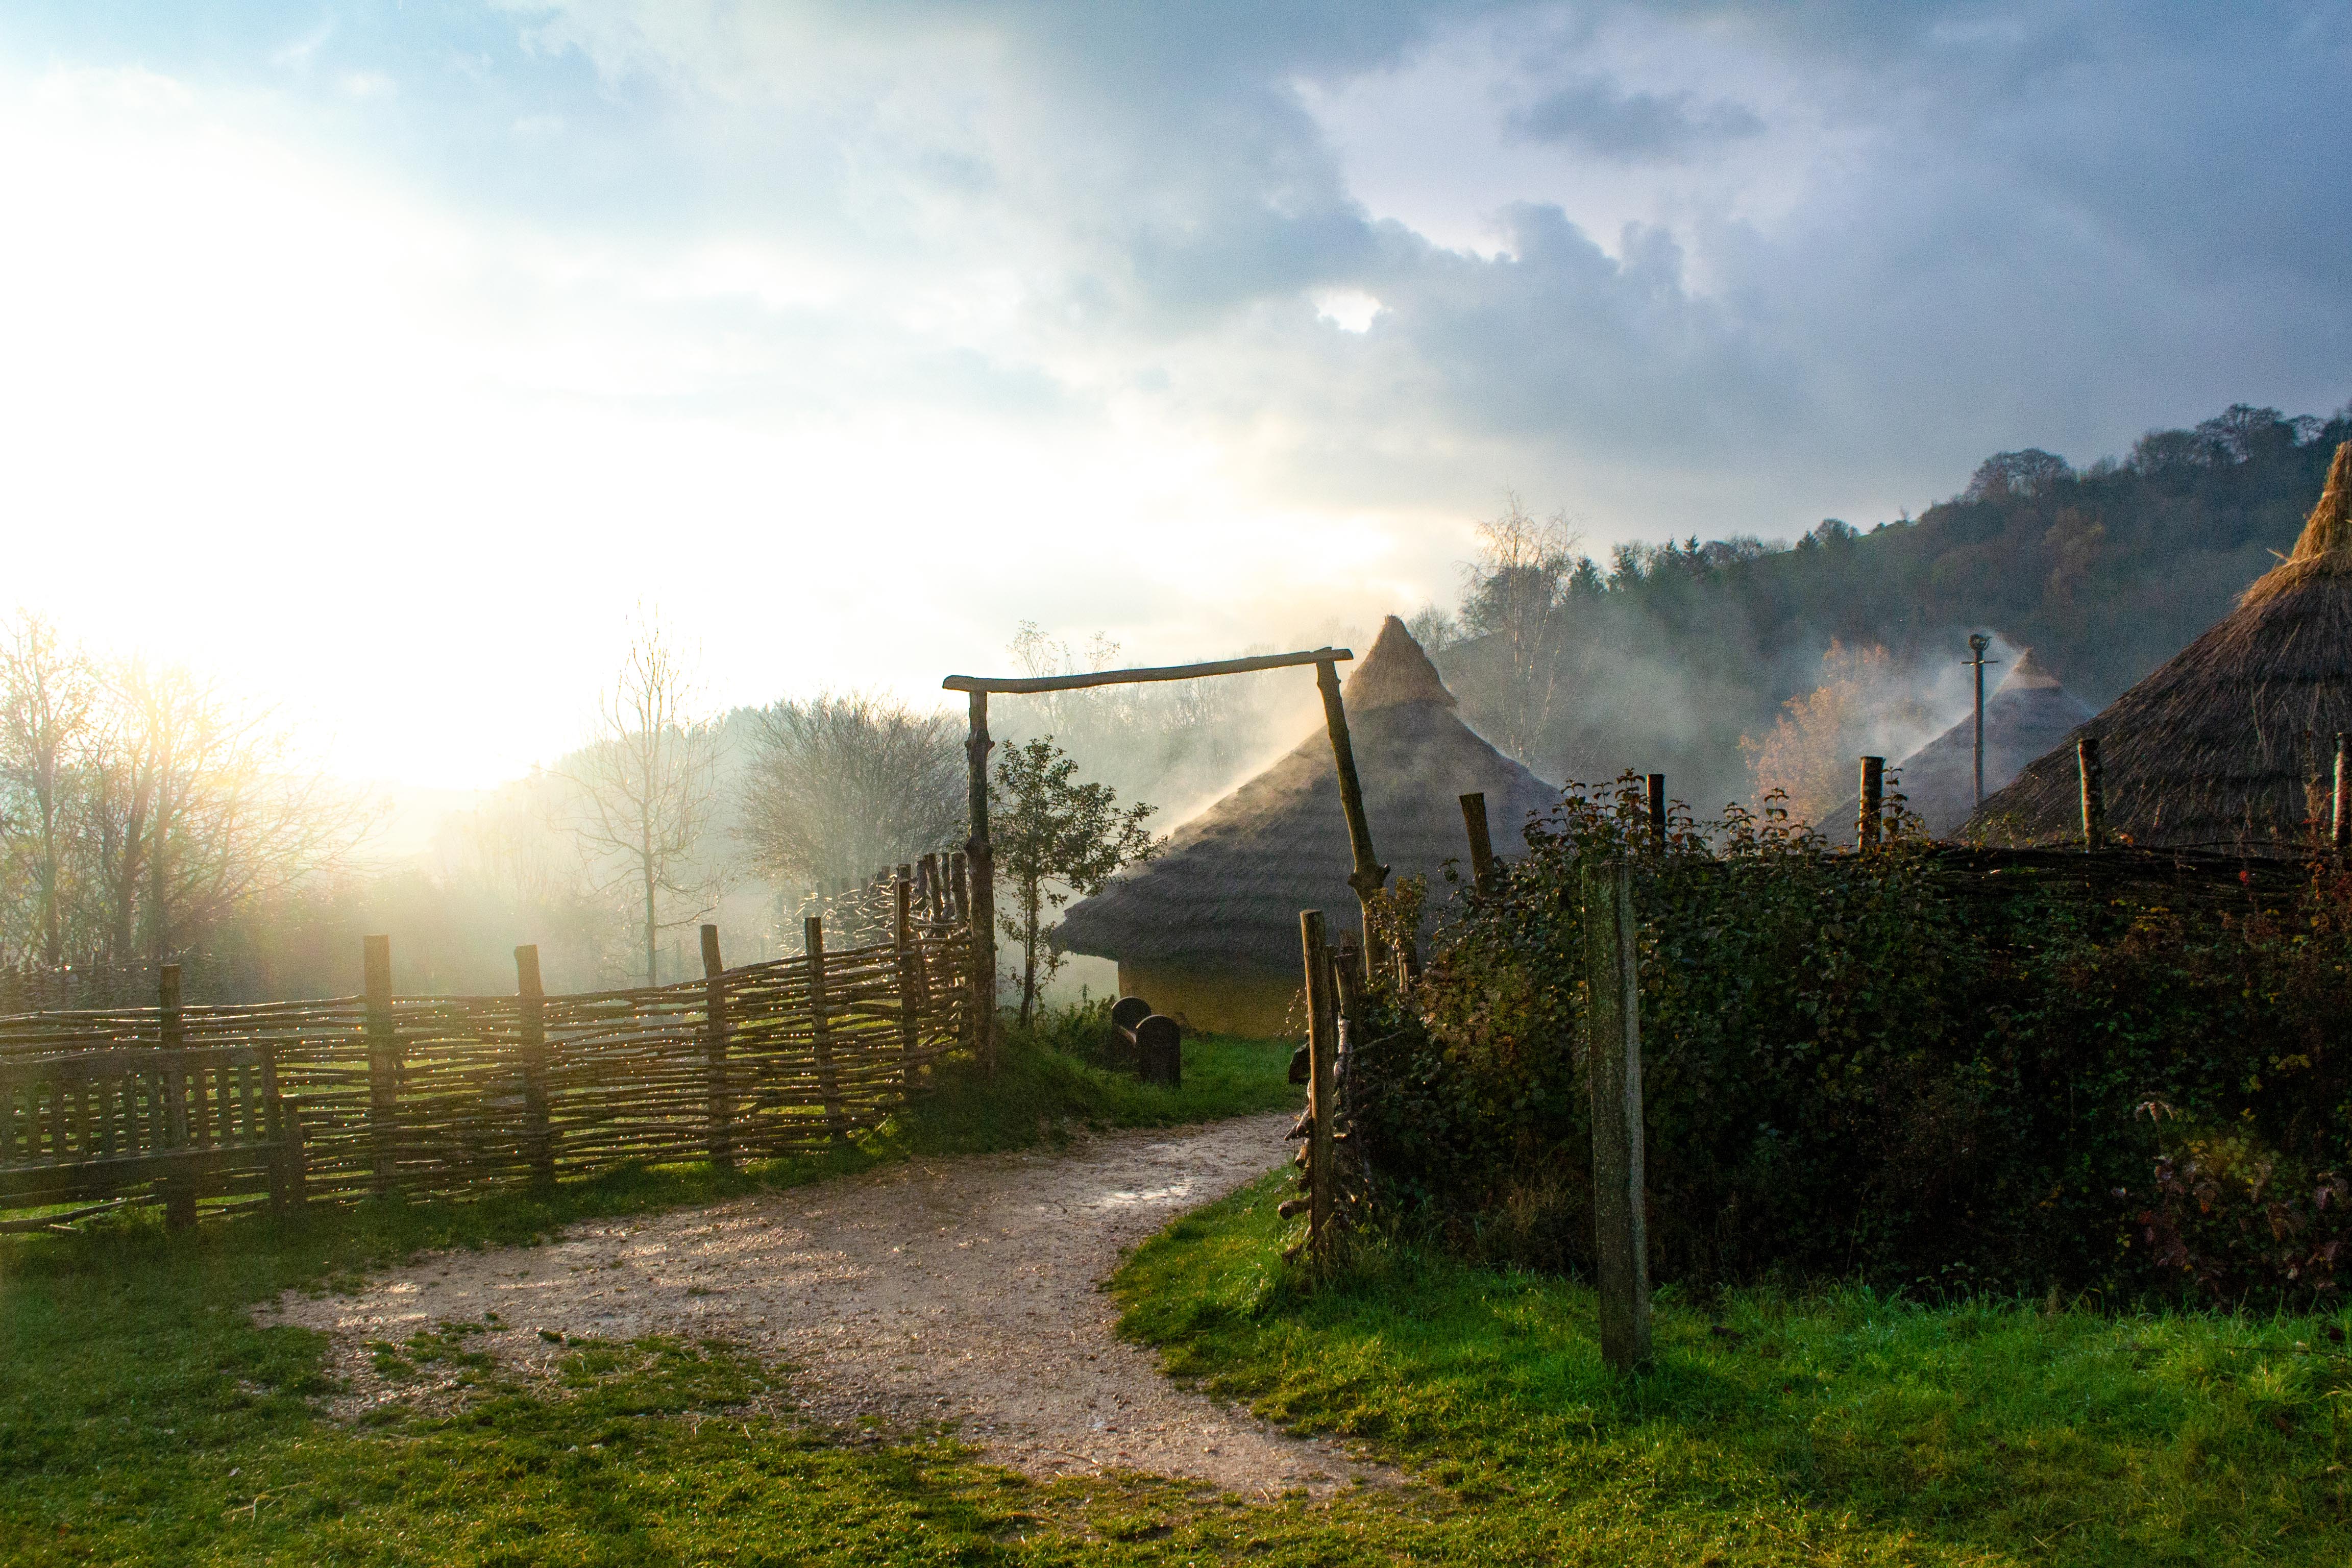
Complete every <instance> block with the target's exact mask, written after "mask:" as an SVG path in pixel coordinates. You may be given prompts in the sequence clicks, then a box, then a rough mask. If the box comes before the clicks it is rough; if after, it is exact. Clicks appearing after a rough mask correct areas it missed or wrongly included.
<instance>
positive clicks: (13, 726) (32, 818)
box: [0, 615, 99, 967]
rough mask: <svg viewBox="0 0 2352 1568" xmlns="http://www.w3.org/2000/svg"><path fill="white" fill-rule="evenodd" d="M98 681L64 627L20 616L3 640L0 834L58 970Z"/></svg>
mask: <svg viewBox="0 0 2352 1568" xmlns="http://www.w3.org/2000/svg"><path fill="white" fill-rule="evenodd" d="M98 698H99V682H98V679H97V677H96V674H95V672H94V671H93V670H92V669H91V668H90V665H89V660H88V659H87V658H84V657H83V656H82V655H81V654H80V653H79V652H78V651H76V650H73V649H69V648H67V647H65V646H64V645H63V644H62V643H60V642H59V640H58V632H57V628H56V627H55V626H51V625H50V624H49V623H48V622H47V620H45V619H43V618H42V617H41V616H36V615H20V616H17V618H16V623H15V624H14V625H13V626H10V627H9V628H8V630H7V633H6V634H5V641H0V785H5V791H6V795H5V801H0V837H5V843H6V846H7V850H8V855H9V858H10V860H11V862H12V865H11V868H10V869H11V871H12V873H14V874H15V875H14V876H12V880H20V881H21V884H22V885H25V886H26V887H27V888H28V889H29V892H30V894H31V898H32V903H33V908H32V910H30V914H31V916H32V920H31V922H30V923H31V931H29V933H28V935H29V937H30V939H31V942H30V945H31V946H32V947H33V948H34V950H35V951H37V952H38V954H39V957H40V961H41V962H42V963H45V964H48V965H50V966H52V967H55V966H56V965H58V964H61V963H64V962H65V961H66V910H67V905H68V900H69V898H70V895H71V889H69V887H68V877H69V876H70V875H71V871H72V868H73V867H74V865H75V862H76V857H75V855H74V852H73V851H74V847H75V846H74V839H75V837H76V834H77V830H78V828H79V816H80V805H81V795H82V791H81V789H80V787H79V786H80V783H81V780H80V778H79V763H81V761H82V756H81V753H82V752H84V751H85V750H86V749H87V748H88V746H89V743H90V741H91V739H92V736H91V722H92V718H93V713H94V710H95V709H96V707H97V703H98Z"/></svg>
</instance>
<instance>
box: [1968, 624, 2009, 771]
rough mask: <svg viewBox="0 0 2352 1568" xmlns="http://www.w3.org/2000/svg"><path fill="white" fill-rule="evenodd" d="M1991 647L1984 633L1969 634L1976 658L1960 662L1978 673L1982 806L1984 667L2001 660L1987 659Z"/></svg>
mask: <svg viewBox="0 0 2352 1568" xmlns="http://www.w3.org/2000/svg"><path fill="white" fill-rule="evenodd" d="M1989 647H1992V638H1990V637H1987V636H1985V634H1984V633H1982V632H1970V633H1969V653H1971V654H1973V655H1975V656H1976V657H1974V658H1964V659H1962V660H1960V662H1961V663H1962V664H1967V665H1973V666H1975V667H1976V672H1977V799H1976V804H1977V805H1983V804H1984V667H1985V666H1986V665H1988V664H1999V663H2000V660H1999V659H1997V658H1986V657H1985V649H1987V648H1989Z"/></svg>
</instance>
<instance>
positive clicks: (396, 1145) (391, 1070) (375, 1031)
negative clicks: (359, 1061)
mask: <svg viewBox="0 0 2352 1568" xmlns="http://www.w3.org/2000/svg"><path fill="white" fill-rule="evenodd" d="M360 967H361V972H362V976H363V978H364V984H365V986H366V1009H365V1013H364V1015H363V1017H364V1028H365V1030H366V1034H367V1057H368V1147H369V1152H370V1155H371V1158H372V1161H373V1169H372V1170H371V1172H370V1178H371V1182H370V1184H371V1186H372V1188H373V1191H374V1193H375V1194H376V1195H377V1196H378V1197H382V1196H383V1195H384V1194H387V1193H389V1192H391V1191H392V1181H393V1173H394V1166H395V1165H396V1164H397V1163H398V1161H399V1158H400V1126H399V1119H400V1036H399V1032H398V1029H397V1026H395V1025H394V1021H393V1016H392V938H390V937H388V936H371V937H363V938H362V939H361V965H360Z"/></svg>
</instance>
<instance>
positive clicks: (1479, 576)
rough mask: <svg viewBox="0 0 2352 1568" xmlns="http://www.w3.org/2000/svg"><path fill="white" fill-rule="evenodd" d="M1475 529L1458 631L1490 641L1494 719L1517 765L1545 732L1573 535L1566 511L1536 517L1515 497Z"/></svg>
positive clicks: (1554, 691)
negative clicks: (1498, 661) (1498, 698)
mask: <svg viewBox="0 0 2352 1568" xmlns="http://www.w3.org/2000/svg"><path fill="white" fill-rule="evenodd" d="M1505 499H1506V504H1505V506H1504V509H1503V513H1502V515H1501V516H1500V517H1497V518H1496V519H1494V520H1493V521H1488V522H1482V523H1480V524H1479V525H1478V559H1477V560H1476V561H1475V563H1472V564H1471V565H1470V566H1469V568H1468V569H1467V571H1466V573H1465V584H1464V585H1465V588H1466V590H1467V592H1466V593H1465V595H1464V597H1463V601H1462V616H1461V622H1460V625H1459V626H1456V627H1455V628H1454V630H1455V631H1456V633H1457V634H1467V635H1469V636H1473V637H1487V638H1490V639H1492V641H1493V643H1494V646H1495V647H1496V650H1497V651H1498V652H1499V653H1500V654H1501V656H1502V666H1503V688H1504V692H1503V701H1502V703H1501V705H1500V708H1499V710H1497V711H1496V714H1495V715H1494V717H1495V719H1496V721H1497V723H1498V728H1499V729H1500V731H1501V733H1500V735H1499V736H1498V737H1497V738H1498V739H1499V740H1500V741H1501V742H1503V749H1504V750H1505V751H1507V752H1510V753H1511V754H1512V755H1513V756H1515V757H1517V758H1518V760H1519V761H1521V762H1522V763H1533V762H1534V761H1535V756H1536V748H1537V747H1538V745H1540V744H1541V743H1542V741H1543V737H1544V733H1545V731H1547V730H1548V729H1549V727H1550V724H1551V718H1552V710H1553V708H1554V706H1555V704H1556V701H1557V699H1558V697H1559V647H1560V627H1559V622H1558V612H1559V607H1560V604H1561V601H1562V600H1563V599H1564V598H1565V597H1566V595H1567V591H1568V584H1569V580H1570V574H1571V573H1573V571H1574V570H1575V566H1576V558H1575V553H1574V552H1575V547H1576V534H1575V533H1574V531H1571V530H1570V527H1569V525H1568V518H1567V516H1566V514H1565V513H1559V512H1555V513H1554V514H1553V515H1552V516H1551V517H1549V518H1548V519H1542V520H1538V519H1537V518H1534V517H1531V516H1529V515H1528V511H1527V510H1526V508H1524V507H1522V506H1521V505H1520V504H1519V498H1518V497H1517V496H1516V495H1513V496H1507V497H1506V498H1505Z"/></svg>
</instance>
